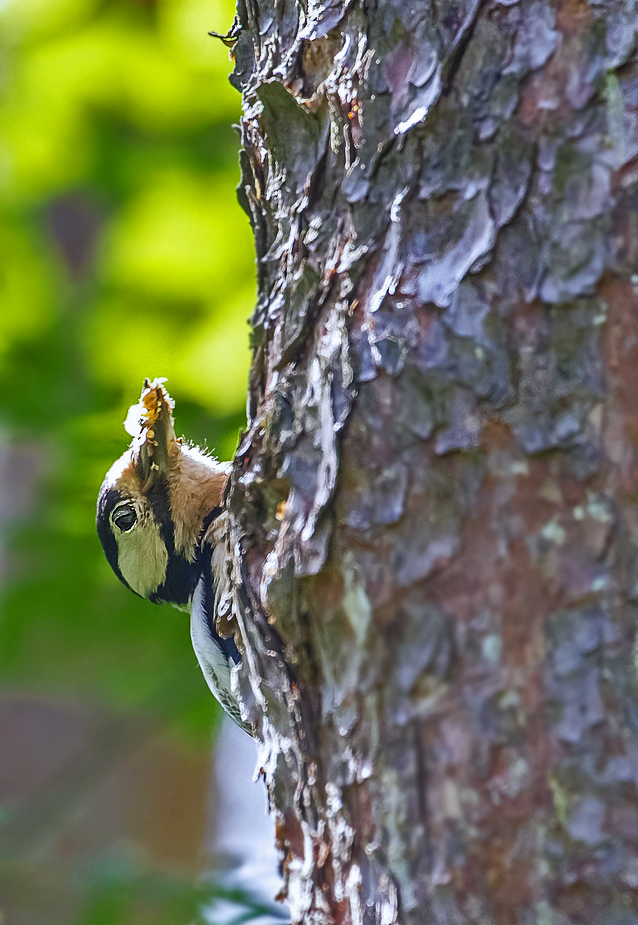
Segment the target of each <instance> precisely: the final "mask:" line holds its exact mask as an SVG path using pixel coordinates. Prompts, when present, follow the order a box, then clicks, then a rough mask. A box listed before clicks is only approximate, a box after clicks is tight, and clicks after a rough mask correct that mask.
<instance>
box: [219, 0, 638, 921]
mask: <svg viewBox="0 0 638 925" xmlns="http://www.w3.org/2000/svg"><path fill="white" fill-rule="evenodd" d="M238 15H239V21H240V24H241V32H240V35H239V39H238V41H237V42H236V44H235V47H234V55H235V62H236V68H235V73H234V76H233V81H234V83H235V84H236V86H237V87H238V88H239V89H241V92H242V95H243V107H244V115H243V118H242V125H241V135H242V145H243V150H242V155H241V160H242V181H241V185H240V199H241V201H242V204H243V206H244V208H245V209H246V211H247V212H248V214H249V216H250V219H251V222H252V226H253V229H254V234H255V242H256V249H257V256H258V283H259V300H258V306H257V309H256V312H255V315H254V318H253V346H254V362H253V366H252V373H251V380H250V393H249V421H248V427H247V431H246V434H245V436H244V438H243V441H242V444H241V446H240V449H239V451H238V453H237V457H236V460H235V465H234V474H233V478H232V485H231V489H230V492H229V496H228V504H229V508H230V512H231V518H230V527H229V532H228V536H227V543H228V553H229V555H228V562H229V580H230V584H229V594H228V595H226V596H224V598H223V599H222V601H221V602H220V607H219V612H218V620H219V622H220V626H221V627H222V628H223V627H224V626H226V628H227V627H228V625H229V623H230V624H231V625H232V623H233V621H236V622H237V624H238V627H239V631H240V635H241V639H242V640H243V646H244V649H245V653H246V656H245V659H244V667H243V670H242V671H243V673H242V676H241V677H240V678H239V679H238V683H239V684H240V685H241V686H242V688H243V689H244V691H246V692H250V696H251V697H252V698H254V701H255V705H254V711H255V716H256V717H257V718H258V725H259V738H260V741H261V743H262V744H261V763H262V766H263V774H264V776H265V779H266V782H267V785H268V787H269V791H270V795H271V799H272V804H273V811H274V812H275V814H276V818H277V832H278V841H279V846H280V849H281V851H282V855H283V858H284V860H283V865H284V871H285V874H286V878H287V888H288V898H289V901H290V903H291V907H292V909H293V915H294V920H295V922H303V923H304V925H332V923H335V925H336V923H338V925H393V923H401V925H420V923H423V925H426V923H428V925H429V923H432V925H475V923H476V925H479V923H480V925H567V923H601V925H638V789H637V786H636V785H637V783H638V738H637V733H638V694H637V681H636V670H635V659H634V642H635V638H636V623H637V603H638V450H637V447H638V276H637V275H636V274H638V53H637V50H636V49H637V45H638V43H637V32H638V7H636V5H635V0H589V2H587V0H553V2H550V0H483V2H480V0H413V2H410V0H380V2H375V0H369V2H368V0H359V2H354V0H331V2H328V0H296V2H293V0H240V2H239V11H238ZM246 696H248V694H246Z"/></svg>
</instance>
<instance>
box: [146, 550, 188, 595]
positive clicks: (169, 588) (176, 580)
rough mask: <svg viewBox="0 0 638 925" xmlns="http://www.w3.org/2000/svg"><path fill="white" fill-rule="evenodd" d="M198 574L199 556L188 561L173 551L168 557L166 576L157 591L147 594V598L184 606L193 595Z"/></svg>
mask: <svg viewBox="0 0 638 925" xmlns="http://www.w3.org/2000/svg"><path fill="white" fill-rule="evenodd" d="M199 575H200V563H199V556H198V557H197V558H196V559H195V561H194V562H189V561H188V559H185V558H184V556H180V555H177V554H176V553H174V552H173V553H172V554H171V555H169V557H168V565H167V567H166V578H165V579H164V582H163V584H161V585H160V586H159V588H158V589H157V591H155V592H154V593H153V594H151V595H149V600H150V601H153V603H154V604H159V603H161V602H165V603H167V604H177V605H178V606H184V605H186V604H188V602H189V601H190V599H191V597H192V596H193V592H194V591H195V587H196V586H197V582H198V580H199Z"/></svg>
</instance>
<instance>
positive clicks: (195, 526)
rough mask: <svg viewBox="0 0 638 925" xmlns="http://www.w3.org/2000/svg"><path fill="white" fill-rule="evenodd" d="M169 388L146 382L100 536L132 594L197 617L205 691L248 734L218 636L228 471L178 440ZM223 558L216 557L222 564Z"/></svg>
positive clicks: (232, 659)
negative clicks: (221, 542) (209, 693)
mask: <svg viewBox="0 0 638 925" xmlns="http://www.w3.org/2000/svg"><path fill="white" fill-rule="evenodd" d="M165 381H166V380H164V379H155V380H153V381H152V382H151V381H149V380H148V379H146V380H145V381H144V388H143V389H142V395H141V397H140V401H139V403H138V404H137V405H133V406H132V407H131V408H130V410H129V413H128V417H127V419H126V422H125V427H126V429H127V431H128V432H129V434H130V435H131V436H132V437H133V439H132V441H131V444H130V446H129V448H128V449H127V450H126V452H125V453H123V454H122V456H120V458H119V459H118V460H117V461H116V462H115V463H114V464H113V465H112V466H111V468H110V469H109V471H108V472H107V474H106V477H105V479H104V482H103V483H102V487H101V488H100V493H99V495H98V502H97V532H98V536H99V538H100V541H101V543H102V547H103V549H104V553H105V555H106V558H107V560H108V562H109V565H110V566H111V568H112V569H113V571H114V572H115V574H116V575H117V577H118V578H119V579H120V581H121V582H122V583H123V584H125V585H126V587H127V588H129V589H130V590H131V591H133V593H134V594H137V595H138V596H139V597H143V598H146V599H147V600H149V601H152V602H153V603H154V604H159V603H164V602H166V603H169V604H173V605H174V606H175V607H177V608H179V609H180V610H186V611H188V612H190V618H191V620H190V628H191V639H192V642H193V648H194V650H195V655H196V656H197V660H198V662H199V664H200V667H201V669H202V671H203V673H204V677H205V678H206V681H207V683H208V686H209V688H210V690H211V691H212V693H213V694H214V696H215V697H216V698H217V700H218V701H219V702H220V704H221V705H222V707H223V708H224V710H226V712H227V713H228V714H229V715H230V716H231V717H232V719H234V720H235V722H236V723H238V724H239V725H240V726H242V728H244V729H246V731H247V732H250V729H249V727H248V726H247V724H246V723H245V722H243V721H242V717H241V710H240V706H239V702H238V699H237V697H236V695H235V694H234V693H233V690H232V689H231V672H232V669H233V667H234V666H235V665H238V664H239V663H240V661H241V655H240V653H239V650H238V649H237V645H236V643H235V640H234V637H232V636H231V637H229V638H223V637H222V636H220V634H219V633H218V631H217V628H216V626H215V614H214V611H215V598H216V594H218V593H219V589H220V586H221V585H222V584H223V580H224V579H223V557H221V556H220V555H219V550H220V549H221V546H220V539H221V535H222V531H223V527H224V524H225V518H226V514H225V512H224V509H223V497H224V490H225V488H226V483H227V481H228V476H229V474H230V464H229V463H220V462H217V460H215V459H213V458H212V457H211V456H209V455H207V454H206V453H204V452H203V451H202V450H200V449H199V448H197V447H193V446H189V445H188V444H187V443H185V442H184V440H183V439H182V438H178V437H176V436H175V429H174V422H173V408H174V406H175V405H174V402H173V400H172V399H171V397H170V395H169V394H168V392H167V391H166V389H165V388H164V382H165ZM216 552H217V555H216Z"/></svg>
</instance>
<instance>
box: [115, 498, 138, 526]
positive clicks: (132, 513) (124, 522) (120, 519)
mask: <svg viewBox="0 0 638 925" xmlns="http://www.w3.org/2000/svg"><path fill="white" fill-rule="evenodd" d="M113 523H114V524H115V526H116V527H117V528H118V529H119V530H121V531H122V532H123V533H126V532H127V531H128V530H130V529H131V527H134V526H135V524H136V523H137V512H136V510H135V508H134V507H132V506H131V505H130V504H123V505H122V506H121V507H118V509H117V510H116V511H115V513H114V514H113Z"/></svg>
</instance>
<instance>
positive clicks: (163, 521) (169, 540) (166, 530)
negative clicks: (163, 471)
mask: <svg viewBox="0 0 638 925" xmlns="http://www.w3.org/2000/svg"><path fill="white" fill-rule="evenodd" d="M146 499H147V501H148V503H149V504H150V506H151V510H152V512H153V518H154V520H155V523H156V524H157V525H158V527H159V530H160V536H161V538H162V541H163V543H164V545H165V546H166V551H167V553H168V558H169V560H170V559H171V557H172V555H173V552H174V550H175V527H174V525H173V517H172V514H171V499H170V495H169V489H168V480H167V479H166V478H161V479H158V480H157V481H156V482H154V484H153V485H151V487H150V488H149V490H148V492H147V493H146Z"/></svg>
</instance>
